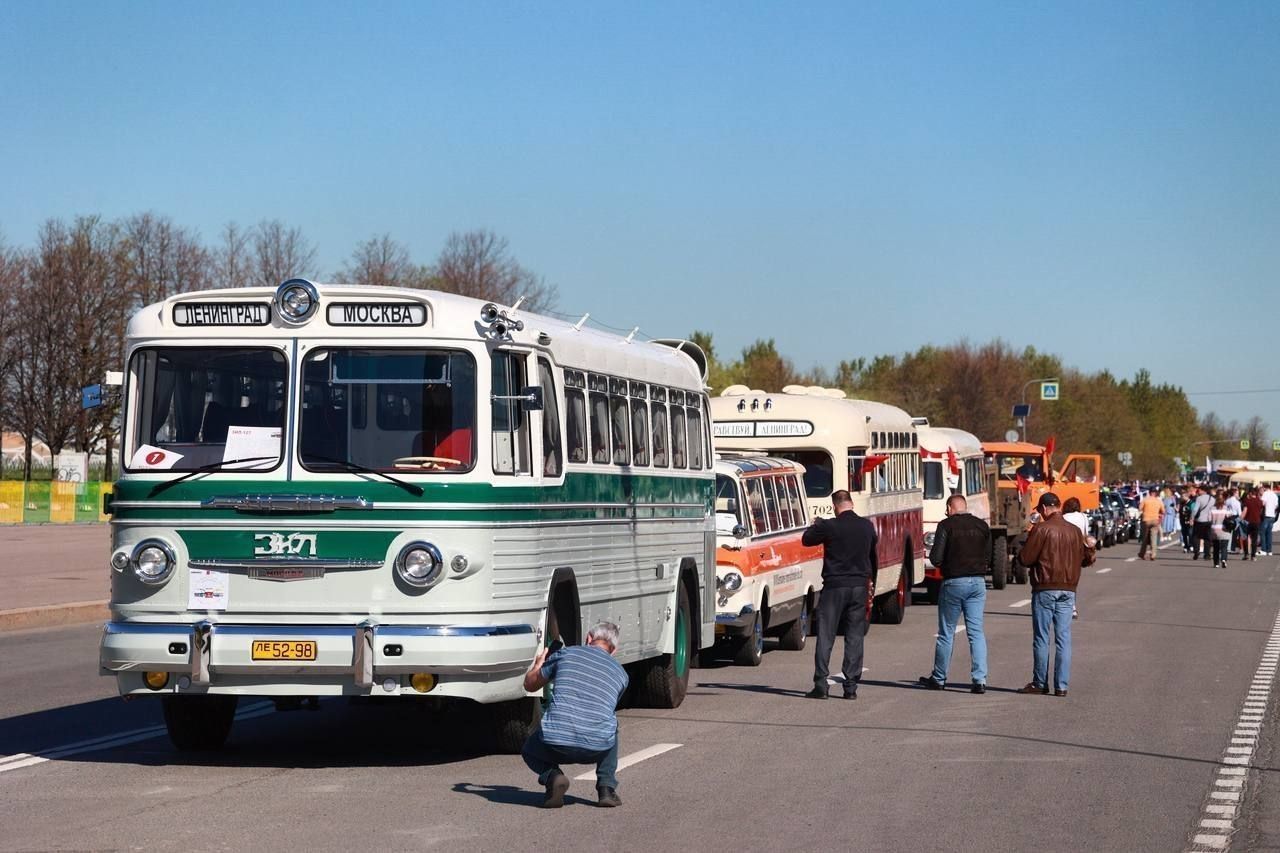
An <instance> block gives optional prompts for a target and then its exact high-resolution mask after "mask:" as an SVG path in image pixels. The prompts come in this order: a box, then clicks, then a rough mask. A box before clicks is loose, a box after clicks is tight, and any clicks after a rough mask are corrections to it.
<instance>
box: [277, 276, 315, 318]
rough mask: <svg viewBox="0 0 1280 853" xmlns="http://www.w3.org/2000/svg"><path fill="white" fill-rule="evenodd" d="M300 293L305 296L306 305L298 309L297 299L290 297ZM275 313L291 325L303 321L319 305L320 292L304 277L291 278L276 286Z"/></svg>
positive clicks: (311, 314) (312, 314) (313, 312)
mask: <svg viewBox="0 0 1280 853" xmlns="http://www.w3.org/2000/svg"><path fill="white" fill-rule="evenodd" d="M299 295H301V296H302V297H305V298H306V300H307V302H306V307H305V308H303V309H301V310H299V309H298V308H297V304H298V300H294V299H291V297H297V296H299ZM275 303H276V313H277V314H279V315H280V319H282V320H284V321H285V322H286V323H290V324H292V325H298V324H299V323H305V322H307V321H308V320H310V319H311V318H312V316H314V315H315V313H316V310H317V309H318V308H319V307H320V293H319V291H317V290H316V286H315V285H314V284H312V283H311V282H309V281H307V280H306V279H305V278H291V279H289V280H288V281H286V282H284V283H283V284H281V285H280V286H279V287H278V288H276V298H275Z"/></svg>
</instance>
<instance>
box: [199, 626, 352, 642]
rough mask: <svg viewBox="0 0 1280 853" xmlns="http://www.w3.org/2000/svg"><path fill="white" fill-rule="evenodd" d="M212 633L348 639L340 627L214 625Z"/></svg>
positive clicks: (244, 635)
mask: <svg viewBox="0 0 1280 853" xmlns="http://www.w3.org/2000/svg"><path fill="white" fill-rule="evenodd" d="M213 633H214V634H215V635H223V636H227V637H263V636H266V637H303V638H304V639H305V638H306V637H350V636H351V629H350V628H348V627H344V626H341V625H295V626H282V625H214V626H213Z"/></svg>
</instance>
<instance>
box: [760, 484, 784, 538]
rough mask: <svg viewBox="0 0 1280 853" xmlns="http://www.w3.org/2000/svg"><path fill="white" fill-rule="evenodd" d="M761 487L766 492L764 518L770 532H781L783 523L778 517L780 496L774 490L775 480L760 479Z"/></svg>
mask: <svg viewBox="0 0 1280 853" xmlns="http://www.w3.org/2000/svg"><path fill="white" fill-rule="evenodd" d="M760 487H761V489H762V491H763V492H764V516H765V520H766V521H768V522H769V530H770V531H775V530H781V529H782V526H783V525H782V521H781V519H780V518H779V517H778V496H777V494H776V493H775V492H774V489H773V478H772V477H762V478H761V479H760Z"/></svg>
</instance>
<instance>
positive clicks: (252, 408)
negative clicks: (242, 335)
mask: <svg viewBox="0 0 1280 853" xmlns="http://www.w3.org/2000/svg"><path fill="white" fill-rule="evenodd" d="M130 374H131V375H132V377H133V379H132V381H133V382H134V383H135V384H136V385H137V387H138V393H137V395H136V397H135V400H136V403H134V404H132V405H133V407H134V408H133V411H132V412H131V413H130V420H131V421H132V424H133V453H132V456H131V457H130V459H129V461H128V465H127V466H126V467H127V468H128V469H129V470H135V471H136V470H156V469H164V470H168V471H194V470H196V469H198V468H202V467H206V466H210V465H217V464H218V463H223V462H225V463H227V467H228V468H231V469H239V470H246V469H247V470H257V471H266V470H270V469H272V468H275V467H276V466H277V465H278V464H279V462H280V447H281V435H282V432H283V427H284V400H285V380H286V379H287V376H288V366H287V364H286V362H285V357H284V354H283V353H282V352H280V351H279V350H276V349H270V348H267V347H157V348H147V349H140V350H138V351H137V352H135V353H134V355H133V358H132V360H131V363H130ZM237 459H239V460H246V461H244V462H241V463H239V464H233V461H234V460H237ZM248 460H251V461H248Z"/></svg>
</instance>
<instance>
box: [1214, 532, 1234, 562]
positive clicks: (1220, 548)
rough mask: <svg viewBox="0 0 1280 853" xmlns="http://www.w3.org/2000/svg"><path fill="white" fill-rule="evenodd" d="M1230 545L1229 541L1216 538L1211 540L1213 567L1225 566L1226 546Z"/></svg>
mask: <svg viewBox="0 0 1280 853" xmlns="http://www.w3.org/2000/svg"><path fill="white" fill-rule="evenodd" d="M1230 544H1231V540H1230V539H1219V538H1218V537H1216V536H1215V537H1214V538H1213V564H1214V565H1215V566H1216V565H1218V564H1219V563H1221V564H1222V565H1224V566H1225V565H1226V564H1227V550H1228V548H1227V546H1228V545H1230Z"/></svg>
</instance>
